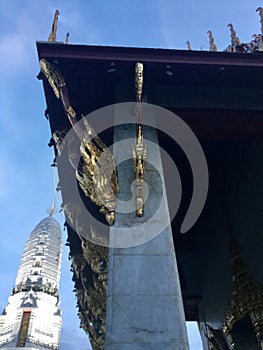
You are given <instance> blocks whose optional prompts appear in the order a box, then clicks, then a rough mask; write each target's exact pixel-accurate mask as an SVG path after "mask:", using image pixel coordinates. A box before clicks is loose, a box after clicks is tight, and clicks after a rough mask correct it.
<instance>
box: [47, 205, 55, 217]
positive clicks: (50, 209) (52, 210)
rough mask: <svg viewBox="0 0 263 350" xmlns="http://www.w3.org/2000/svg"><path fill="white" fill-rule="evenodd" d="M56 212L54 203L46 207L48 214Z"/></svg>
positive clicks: (51, 214)
mask: <svg viewBox="0 0 263 350" xmlns="http://www.w3.org/2000/svg"><path fill="white" fill-rule="evenodd" d="M56 212H57V211H56V207H55V203H54V202H53V203H52V204H51V206H50V207H49V208H48V209H47V213H48V215H49V216H53V215H54V214H55V213H56Z"/></svg>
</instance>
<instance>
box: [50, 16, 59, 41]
mask: <svg viewBox="0 0 263 350" xmlns="http://www.w3.org/2000/svg"><path fill="white" fill-rule="evenodd" d="M58 16H59V10H56V12H55V15H54V19H53V23H52V29H51V33H50V34H49V37H48V41H52V42H53V41H57V24H58Z"/></svg>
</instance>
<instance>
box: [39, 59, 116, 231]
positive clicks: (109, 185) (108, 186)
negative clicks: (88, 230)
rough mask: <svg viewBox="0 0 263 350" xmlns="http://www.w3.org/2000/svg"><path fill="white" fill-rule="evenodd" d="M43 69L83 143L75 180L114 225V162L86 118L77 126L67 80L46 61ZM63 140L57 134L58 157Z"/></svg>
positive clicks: (55, 138)
mask: <svg viewBox="0 0 263 350" xmlns="http://www.w3.org/2000/svg"><path fill="white" fill-rule="evenodd" d="M40 67H41V70H42V72H43V73H44V75H45V77H46V79H47V80H48V82H49V84H50V86H51V87H52V89H53V91H54V93H55V95H56V97H57V98H58V99H60V100H61V102H62V105H63V108H64V111H65V114H66V115H67V117H68V119H69V121H70V123H71V124H72V126H73V129H74V130H75V132H76V134H77V136H78V137H79V138H80V141H81V144H80V156H81V158H82V160H83V164H82V163H81V162H80V164H79V165H80V166H79V167H78V166H76V178H77V180H78V182H79V185H80V187H81V189H82V190H83V192H84V194H85V195H86V196H87V197H89V198H90V199H91V201H92V202H93V203H95V204H96V205H98V206H100V207H101V209H100V212H101V213H102V214H104V215H105V218H106V221H107V222H108V224H109V225H112V224H113V223H114V220H115V208H116V195H117V191H118V178H117V171H116V166H115V162H114V158H113V156H112V154H111V152H110V151H109V149H108V148H107V147H106V145H105V144H104V143H103V141H102V140H101V139H100V138H99V136H98V135H96V133H95V131H94V130H93V128H92V126H91V125H90V124H89V122H88V121H87V119H86V118H83V117H82V122H83V127H84V130H82V129H81V128H80V126H79V125H78V123H77V120H76V112H75V110H74V109H73V107H72V106H71V103H70V100H69V97H68V94H67V88H66V84H65V80H64V78H63V76H62V74H61V73H60V72H59V70H58V69H56V68H55V67H54V66H53V65H52V64H51V63H49V62H48V61H47V60H45V59H41V60H40ZM54 136H55V137H54ZM61 138H62V135H59V134H58V133H56V134H55V135H53V139H54V141H55V143H56V147H57V150H58V153H61V152H62V146H61V145H62V141H61ZM69 142H70V140H69Z"/></svg>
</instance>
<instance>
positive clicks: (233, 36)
mask: <svg viewBox="0 0 263 350" xmlns="http://www.w3.org/2000/svg"><path fill="white" fill-rule="evenodd" d="M228 27H229V28H230V34H231V45H232V46H233V47H236V46H237V45H241V42H240V40H239V37H238V36H237V33H236V31H235V29H234V26H233V24H232V23H229V24H228Z"/></svg>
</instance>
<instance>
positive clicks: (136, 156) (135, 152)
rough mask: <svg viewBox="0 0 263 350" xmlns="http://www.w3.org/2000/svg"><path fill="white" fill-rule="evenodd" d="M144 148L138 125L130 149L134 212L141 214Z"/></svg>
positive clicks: (144, 160)
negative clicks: (134, 179)
mask: <svg viewBox="0 0 263 350" xmlns="http://www.w3.org/2000/svg"><path fill="white" fill-rule="evenodd" d="M146 154H147V152H146V148H145V147H144V145H143V135H142V128H141V126H139V129H138V134H137V139H136V146H135V149H134V148H133V149H132V156H133V165H134V170H135V173H136V214H137V216H142V215H143V201H144V199H143V188H142V185H143V177H144V169H145V162H146Z"/></svg>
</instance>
